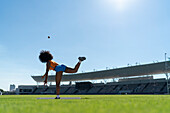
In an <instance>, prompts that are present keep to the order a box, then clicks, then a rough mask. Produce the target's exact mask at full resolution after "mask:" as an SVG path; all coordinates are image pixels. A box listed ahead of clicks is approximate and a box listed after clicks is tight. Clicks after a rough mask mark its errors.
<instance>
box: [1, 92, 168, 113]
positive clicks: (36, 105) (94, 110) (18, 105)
mask: <svg viewBox="0 0 170 113" xmlns="http://www.w3.org/2000/svg"><path fill="white" fill-rule="evenodd" d="M38 97H54V95H12V96H11V95H2V96H0V113H168V112H170V96H169V95H61V97H81V98H82V99H78V100H76V99H75V100H55V99H51V100H37V99H36V98H38Z"/></svg>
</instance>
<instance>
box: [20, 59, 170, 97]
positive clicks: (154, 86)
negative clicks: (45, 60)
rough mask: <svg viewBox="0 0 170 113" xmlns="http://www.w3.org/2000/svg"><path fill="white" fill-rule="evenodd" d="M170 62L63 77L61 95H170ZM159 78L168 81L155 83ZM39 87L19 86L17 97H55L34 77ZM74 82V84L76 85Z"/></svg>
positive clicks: (50, 79)
mask: <svg viewBox="0 0 170 113" xmlns="http://www.w3.org/2000/svg"><path fill="white" fill-rule="evenodd" d="M169 72H170V62H168V61H166V62H158V63H150V64H144V65H137V66H128V67H123V68H116V69H109V70H103V71H95V72H88V73H78V74H71V75H63V77H62V82H69V84H68V85H61V89H60V90H61V91H60V93H61V94H74V95H75V94H88V95H91V94H169V89H170V84H169V83H170V80H169V77H168V73H169ZM157 74H165V75H166V78H160V79H154V76H155V75H157ZM32 78H33V79H34V80H35V81H36V82H37V85H20V86H18V90H17V91H18V94H56V86H55V85H49V86H45V87H44V86H43V85H38V83H41V82H43V79H42V78H41V76H32ZM107 79H112V80H114V79H118V81H112V82H107V83H92V82H90V81H93V80H107ZM48 82H50V83H51V84H52V83H53V82H55V75H49V77H48ZM73 82H74V83H75V84H73Z"/></svg>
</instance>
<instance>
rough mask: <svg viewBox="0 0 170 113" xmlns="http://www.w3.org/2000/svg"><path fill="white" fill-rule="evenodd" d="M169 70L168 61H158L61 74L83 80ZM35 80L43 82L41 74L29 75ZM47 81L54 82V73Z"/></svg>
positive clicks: (65, 79)
mask: <svg viewBox="0 0 170 113" xmlns="http://www.w3.org/2000/svg"><path fill="white" fill-rule="evenodd" d="M169 72H170V62H169V61H167V62H159V63H151V64H145V65H137V66H130V67H124V68H117V69H109V70H103V71H96V72H88V73H78V74H69V75H68V74H67V75H63V76H62V81H83V80H98V79H111V78H119V77H130V76H143V75H154V74H163V73H169ZM31 77H32V78H33V79H34V80H35V81H36V82H43V79H42V78H41V76H31ZM48 82H55V75H50V76H49V77H48Z"/></svg>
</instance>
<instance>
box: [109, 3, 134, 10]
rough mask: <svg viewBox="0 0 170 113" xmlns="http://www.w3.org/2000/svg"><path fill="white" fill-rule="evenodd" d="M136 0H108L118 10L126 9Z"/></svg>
mask: <svg viewBox="0 0 170 113" xmlns="http://www.w3.org/2000/svg"><path fill="white" fill-rule="evenodd" d="M132 2H134V0H108V3H109V4H110V5H112V7H114V8H115V10H117V11H124V10H126V9H127V8H128V7H130V6H129V5H130V4H131V3H132Z"/></svg>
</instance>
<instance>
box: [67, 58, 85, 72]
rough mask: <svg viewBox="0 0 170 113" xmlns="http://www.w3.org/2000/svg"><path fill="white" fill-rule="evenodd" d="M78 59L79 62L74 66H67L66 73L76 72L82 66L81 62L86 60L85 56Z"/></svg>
mask: <svg viewBox="0 0 170 113" xmlns="http://www.w3.org/2000/svg"><path fill="white" fill-rule="evenodd" d="M78 59H79V62H78V63H77V64H76V66H75V67H74V68H70V67H66V70H65V72H66V73H76V72H77V71H78V69H79V67H80V64H81V62H82V61H84V60H86V58H85V57H79V58H78Z"/></svg>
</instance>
